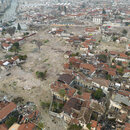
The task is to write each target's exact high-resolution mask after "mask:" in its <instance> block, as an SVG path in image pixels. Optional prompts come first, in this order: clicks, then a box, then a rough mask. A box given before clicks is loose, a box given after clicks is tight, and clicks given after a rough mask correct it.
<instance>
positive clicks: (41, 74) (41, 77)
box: [36, 70, 47, 79]
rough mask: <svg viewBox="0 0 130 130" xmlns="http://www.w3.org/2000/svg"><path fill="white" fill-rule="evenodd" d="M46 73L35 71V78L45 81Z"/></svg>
mask: <svg viewBox="0 0 130 130" xmlns="http://www.w3.org/2000/svg"><path fill="white" fill-rule="evenodd" d="M46 73H47V70H46V71H44V72H39V71H37V72H36V76H37V78H40V79H45V77H46Z"/></svg>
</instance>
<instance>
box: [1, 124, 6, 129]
mask: <svg viewBox="0 0 130 130" xmlns="http://www.w3.org/2000/svg"><path fill="white" fill-rule="evenodd" d="M0 130H8V128H7V127H6V125H5V124H1V125H0Z"/></svg>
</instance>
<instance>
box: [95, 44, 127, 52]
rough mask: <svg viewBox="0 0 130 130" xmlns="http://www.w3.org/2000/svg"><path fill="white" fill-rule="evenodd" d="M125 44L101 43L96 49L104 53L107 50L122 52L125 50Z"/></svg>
mask: <svg viewBox="0 0 130 130" xmlns="http://www.w3.org/2000/svg"><path fill="white" fill-rule="evenodd" d="M126 45H127V44H126V43H115V42H107V43H105V42H101V43H100V44H99V46H98V47H97V50H98V51H100V52H101V51H104V50H105V49H107V50H108V51H117V52H124V51H125V50H126Z"/></svg>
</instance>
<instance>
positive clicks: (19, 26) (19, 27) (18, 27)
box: [17, 23, 21, 31]
mask: <svg viewBox="0 0 130 130" xmlns="http://www.w3.org/2000/svg"><path fill="white" fill-rule="evenodd" d="M17 29H18V30H19V31H20V30H21V25H20V24H19V23H18V26H17Z"/></svg>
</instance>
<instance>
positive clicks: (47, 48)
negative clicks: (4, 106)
mask: <svg viewBox="0 0 130 130" xmlns="http://www.w3.org/2000/svg"><path fill="white" fill-rule="evenodd" d="M33 39H36V40H40V41H43V42H42V43H43V45H42V46H41V49H40V51H39V49H38V47H37V45H36V44H34V43H32V42H31V41H32V40H33ZM47 39H48V40H49V42H47V43H44V41H45V40H47ZM70 49H71V46H69V45H66V44H65V41H64V40H62V39H61V38H58V37H54V36H51V34H48V32H47V31H41V32H39V33H38V34H36V35H35V36H33V37H31V38H28V39H27V40H26V42H25V44H23V45H22V47H21V52H20V53H21V54H26V55H27V56H28V58H27V61H26V63H24V64H23V65H21V67H18V66H14V67H12V68H11V69H10V70H9V71H8V73H11V75H10V76H8V77H7V76H1V78H0V91H3V92H6V93H7V94H10V95H12V96H14V97H17V96H20V97H23V98H24V99H25V100H26V101H33V102H34V103H35V104H36V105H37V107H38V109H39V110H40V111H41V114H42V117H43V120H44V122H45V124H46V127H47V126H48V127H49V128H48V129H50V130H61V129H62V130H63V129H64V127H63V124H62V123H59V122H61V121H57V123H58V124H59V125H57V123H54V122H53V121H52V118H51V117H50V116H49V114H48V113H47V112H45V111H44V110H42V108H41V107H40V101H44V102H50V101H51V98H52V97H51V93H50V87H49V85H50V84H51V83H52V82H54V81H55V80H57V78H58V75H59V74H60V73H61V72H62V70H63V63H65V62H66V61H65V59H64V57H63V54H64V52H65V51H67V50H70ZM45 70H47V77H46V80H43V81H41V80H39V79H37V77H36V75H35V73H36V71H42V72H44V71H45ZM3 73H7V72H6V71H4V72H3ZM1 75H2V73H1ZM50 124H51V125H50Z"/></svg>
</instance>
